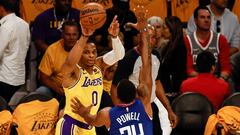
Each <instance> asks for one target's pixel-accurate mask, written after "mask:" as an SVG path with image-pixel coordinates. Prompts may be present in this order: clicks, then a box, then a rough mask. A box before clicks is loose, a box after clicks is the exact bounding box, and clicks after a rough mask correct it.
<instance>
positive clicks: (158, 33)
mask: <svg viewBox="0 0 240 135" xmlns="http://www.w3.org/2000/svg"><path fill="white" fill-rule="evenodd" d="M152 26H153V27H154V29H155V31H156V38H160V37H161V36H162V30H163V27H162V26H161V24H160V23H157V22H156V23H153V24H152Z"/></svg>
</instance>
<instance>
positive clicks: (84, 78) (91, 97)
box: [64, 66, 103, 123]
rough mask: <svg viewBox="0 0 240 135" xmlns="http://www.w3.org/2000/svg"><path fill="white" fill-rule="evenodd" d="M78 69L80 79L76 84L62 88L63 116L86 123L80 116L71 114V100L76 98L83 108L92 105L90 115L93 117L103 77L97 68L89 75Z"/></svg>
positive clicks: (98, 102)
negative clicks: (64, 100) (63, 94)
mask: <svg viewBox="0 0 240 135" xmlns="http://www.w3.org/2000/svg"><path fill="white" fill-rule="evenodd" d="M79 69H80V77H79V80H78V81H77V82H76V84H75V85H74V86H72V87H70V88H64V92H65V96H66V106H65V110H64V114H67V115H69V116H70V117H72V118H74V119H76V120H78V121H81V122H84V123H86V122H85V121H84V119H83V118H82V117H81V116H80V115H78V114H75V113H73V112H72V108H71V104H72V103H71V99H73V98H74V97H77V98H78V99H79V100H80V102H81V103H82V104H83V105H84V106H90V105H91V104H92V105H93V107H92V109H91V112H90V113H91V114H93V115H95V114H97V111H98V108H99V105H100V102H101V97H102V92H103V76H102V72H101V70H100V69H99V68H98V67H97V66H94V67H93V73H92V74H89V73H88V72H87V71H86V70H85V69H83V68H81V67H79Z"/></svg>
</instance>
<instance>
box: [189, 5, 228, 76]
mask: <svg viewBox="0 0 240 135" xmlns="http://www.w3.org/2000/svg"><path fill="white" fill-rule="evenodd" d="M194 21H195V24H196V26H197V30H196V31H195V32H193V33H192V34H189V35H187V37H186V39H185V43H186V48H187V72H188V75H189V76H191V77H193V76H196V75H198V73H197V72H196V68H195V65H196V58H197V55H198V54H199V53H201V52H202V51H209V52H211V53H213V55H214V56H215V58H216V62H217V63H218V64H217V70H216V73H215V74H216V75H217V76H218V77H220V78H222V79H224V80H226V79H227V78H228V77H229V74H230V60H229V45H228V43H227V40H226V38H225V37H224V36H223V35H221V34H219V33H215V32H213V31H212V30H210V26H211V14H210V11H209V9H208V8H207V7H202V6H200V7H197V8H196V9H195V11H194Z"/></svg>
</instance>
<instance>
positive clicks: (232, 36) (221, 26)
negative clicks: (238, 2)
mask: <svg viewBox="0 0 240 135" xmlns="http://www.w3.org/2000/svg"><path fill="white" fill-rule="evenodd" d="M204 1H206V0H204ZM229 2H230V0H211V3H210V4H209V5H208V6H207V8H208V9H209V12H210V14H211V24H210V25H211V30H212V31H214V32H216V33H221V34H222V35H224V36H225V37H226V39H227V42H228V44H229V47H230V55H232V54H234V53H236V52H238V48H239V45H240V36H239V34H240V31H239V30H237V28H238V25H239V22H238V18H237V16H236V15H235V14H234V13H232V12H231V11H230V10H229V9H227V5H228V3H229ZM194 20H195V17H193V16H192V17H191V18H190V19H189V21H188V26H187V33H188V34H191V33H193V32H194V31H196V29H197V24H196V22H195V21H194Z"/></svg>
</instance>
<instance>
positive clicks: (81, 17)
mask: <svg viewBox="0 0 240 135" xmlns="http://www.w3.org/2000/svg"><path fill="white" fill-rule="evenodd" d="M100 14H103V15H104V14H106V13H105V12H100V13H92V14H88V15H85V16H81V15H80V19H83V18H85V17H89V16H92V15H100ZM105 16H106V15H105Z"/></svg>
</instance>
